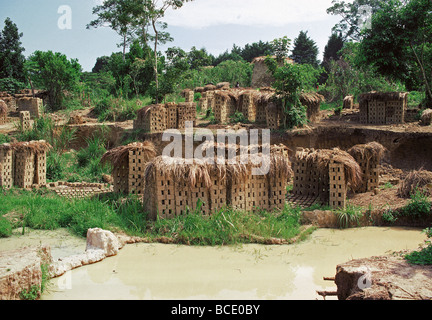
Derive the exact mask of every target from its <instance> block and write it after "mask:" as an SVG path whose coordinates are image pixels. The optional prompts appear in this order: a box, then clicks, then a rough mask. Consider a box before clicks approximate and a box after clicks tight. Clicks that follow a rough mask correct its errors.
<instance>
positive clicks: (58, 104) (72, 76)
mask: <svg viewBox="0 0 432 320" xmlns="http://www.w3.org/2000/svg"><path fill="white" fill-rule="evenodd" d="M26 69H27V70H28V72H29V74H30V76H31V79H32V80H33V82H34V84H35V85H36V86H37V87H39V88H42V89H45V90H47V91H48V100H49V106H50V107H51V109H52V110H53V111H55V110H59V109H61V108H62V107H63V100H64V98H65V91H73V90H75V89H76V88H77V85H78V82H79V79H80V74H81V71H82V68H81V65H80V64H79V63H78V60H77V59H70V60H69V59H68V58H67V57H66V56H65V55H64V54H61V53H59V52H56V53H53V52H52V51H47V52H42V51H36V52H34V53H33V54H32V55H31V56H30V57H29V58H28V60H27V61H26Z"/></svg>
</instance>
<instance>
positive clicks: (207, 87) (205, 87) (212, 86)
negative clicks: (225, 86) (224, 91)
mask: <svg viewBox="0 0 432 320" xmlns="http://www.w3.org/2000/svg"><path fill="white" fill-rule="evenodd" d="M216 89H217V87H216V86H215V85H214V84H208V85H206V86H204V91H214V90H216Z"/></svg>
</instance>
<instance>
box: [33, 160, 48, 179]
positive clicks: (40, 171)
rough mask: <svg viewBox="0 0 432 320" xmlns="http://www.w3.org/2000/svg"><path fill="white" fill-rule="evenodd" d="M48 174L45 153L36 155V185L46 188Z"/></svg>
mask: <svg viewBox="0 0 432 320" xmlns="http://www.w3.org/2000/svg"><path fill="white" fill-rule="evenodd" d="M46 174H47V156H46V153H45V152H41V153H36V154H35V171H34V184H36V185H38V186H45V185H46V184H47V181H46Z"/></svg>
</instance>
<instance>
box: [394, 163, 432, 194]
mask: <svg viewBox="0 0 432 320" xmlns="http://www.w3.org/2000/svg"><path fill="white" fill-rule="evenodd" d="M417 191H420V192H423V193H424V194H426V195H429V196H432V172H430V171H426V170H423V169H420V170H414V171H411V172H410V173H409V174H408V175H407V176H406V178H405V179H404V180H403V181H402V185H401V186H400V187H399V189H398V196H399V197H402V198H410V197H411V196H412V195H413V194H415V193H416V192H417Z"/></svg>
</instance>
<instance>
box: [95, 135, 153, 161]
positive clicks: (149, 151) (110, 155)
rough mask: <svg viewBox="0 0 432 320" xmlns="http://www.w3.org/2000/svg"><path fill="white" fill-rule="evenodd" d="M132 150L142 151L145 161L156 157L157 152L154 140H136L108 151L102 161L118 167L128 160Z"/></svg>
mask: <svg viewBox="0 0 432 320" xmlns="http://www.w3.org/2000/svg"><path fill="white" fill-rule="evenodd" d="M130 151H137V152H138V151H139V152H141V153H142V156H143V160H144V162H147V161H149V160H151V159H153V158H155V157H156V154H157V152H156V147H155V145H154V144H153V143H152V142H150V141H144V142H134V143H131V144H128V145H126V146H120V147H117V148H114V149H111V150H109V151H107V152H106V153H105V154H104V155H103V156H102V159H101V163H102V164H105V163H107V162H110V163H111V164H112V165H113V166H114V167H118V166H120V165H122V164H123V163H124V162H125V161H127V160H128V158H129V152H130Z"/></svg>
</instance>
